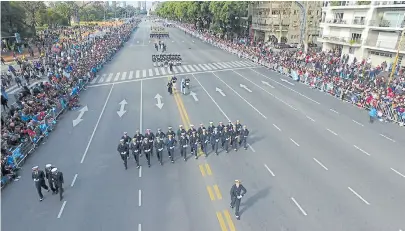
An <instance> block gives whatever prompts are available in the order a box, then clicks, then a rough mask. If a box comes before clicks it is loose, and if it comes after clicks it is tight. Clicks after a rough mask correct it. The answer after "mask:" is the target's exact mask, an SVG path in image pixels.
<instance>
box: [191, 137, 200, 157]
mask: <svg viewBox="0 0 405 231" xmlns="http://www.w3.org/2000/svg"><path fill="white" fill-rule="evenodd" d="M189 141H190V147H191V155H193V154H194V157H195V158H196V159H197V158H198V143H199V139H198V136H197V132H195V131H193V133H192V134H191V136H190V138H189Z"/></svg>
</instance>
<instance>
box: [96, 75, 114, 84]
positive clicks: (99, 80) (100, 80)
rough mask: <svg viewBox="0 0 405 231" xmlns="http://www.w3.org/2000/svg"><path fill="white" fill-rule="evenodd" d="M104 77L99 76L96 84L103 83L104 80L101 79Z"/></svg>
mask: <svg viewBox="0 0 405 231" xmlns="http://www.w3.org/2000/svg"><path fill="white" fill-rule="evenodd" d="M110 75H113V74H112V73H111V74H110ZM103 77H104V76H101V77H100V78H99V79H98V82H97V83H102V82H104V78H103Z"/></svg>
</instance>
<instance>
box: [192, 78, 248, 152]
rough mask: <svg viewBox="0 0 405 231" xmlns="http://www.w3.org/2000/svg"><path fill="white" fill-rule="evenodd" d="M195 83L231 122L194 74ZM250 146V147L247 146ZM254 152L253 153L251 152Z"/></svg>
mask: <svg viewBox="0 0 405 231" xmlns="http://www.w3.org/2000/svg"><path fill="white" fill-rule="evenodd" d="M191 75H192V76H193V77H194V79H195V81H197V83H198V84H199V85H200V86H201V88H202V89H203V90H204V91H205V93H207V95H208V97H210V99H211V100H212V102H213V103H214V104H215V106H217V108H218V109H219V111H220V112H221V113H222V115H224V116H225V118H226V119H227V120H228V121H232V120H231V119H230V118H229V117H228V116H227V115H226V114H225V112H224V111H223V110H222V108H221V107H220V106H219V105H218V103H217V102H216V101H215V100H214V98H212V96H211V95H210V93H208V91H207V90H206V89H205V87H204V86H203V85H202V84H201V83H200V81H198V79H197V78H196V77H195V76H194V74H191ZM249 146H250V145H249ZM253 152H254V151H253Z"/></svg>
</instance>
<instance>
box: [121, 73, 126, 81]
mask: <svg viewBox="0 0 405 231" xmlns="http://www.w3.org/2000/svg"><path fill="white" fill-rule="evenodd" d="M126 78H127V73H126V72H122V76H121V80H125V79H126Z"/></svg>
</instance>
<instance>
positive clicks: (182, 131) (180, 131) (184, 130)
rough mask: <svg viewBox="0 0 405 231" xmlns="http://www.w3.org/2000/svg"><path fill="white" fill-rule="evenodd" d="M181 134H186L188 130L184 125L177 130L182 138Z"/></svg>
mask: <svg viewBox="0 0 405 231" xmlns="http://www.w3.org/2000/svg"><path fill="white" fill-rule="evenodd" d="M181 133H186V129H184V128H183V125H179V130H177V136H178V137H180V136H181ZM173 138H174V137H173Z"/></svg>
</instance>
